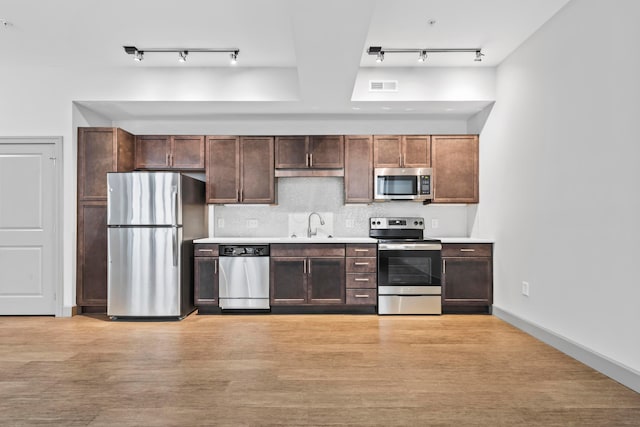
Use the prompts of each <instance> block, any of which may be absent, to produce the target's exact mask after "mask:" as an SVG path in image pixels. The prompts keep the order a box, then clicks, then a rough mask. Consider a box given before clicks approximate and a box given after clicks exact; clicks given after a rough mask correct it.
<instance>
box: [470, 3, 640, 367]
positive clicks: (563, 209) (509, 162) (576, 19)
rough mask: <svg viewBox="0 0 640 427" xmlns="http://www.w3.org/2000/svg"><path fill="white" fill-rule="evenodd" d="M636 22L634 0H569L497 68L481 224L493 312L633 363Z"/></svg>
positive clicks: (637, 287)
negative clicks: (491, 250)
mask: <svg viewBox="0 0 640 427" xmlns="http://www.w3.org/2000/svg"><path fill="white" fill-rule="evenodd" d="M638 21H640V2H637V1H636V0H617V1H615V2H604V1H601V0H574V1H572V2H570V3H569V4H568V5H567V6H566V7H565V8H564V9H563V10H561V11H560V12H559V13H558V14H557V15H556V16H555V17H553V18H552V19H551V20H550V21H549V22H548V23H547V24H546V25H545V26H543V27H542V28H541V29H540V30H539V31H538V32H537V33H535V34H534V35H533V36H532V37H531V38H530V39H529V40H528V41H526V42H525V43H524V44H523V45H522V46H521V47H519V48H518V49H517V50H516V51H515V53H513V54H512V55H511V56H510V57H509V58H507V60H506V61H505V62H503V63H502V64H501V65H500V67H499V68H498V75H497V98H496V103H495V106H494V107H493V111H492V113H491V115H490V117H489V119H488V121H487V122H486V124H485V126H484V129H483V131H482V134H481V144H480V150H481V153H480V164H481V168H480V174H481V175H480V186H481V187H480V199H481V204H480V206H479V207H478V211H477V216H476V218H475V220H476V221H475V224H474V230H473V233H474V234H481V235H492V236H494V237H495V239H496V245H495V264H494V265H495V272H494V274H495V276H494V280H495V281H494V284H495V291H494V295H495V305H496V306H497V307H499V308H500V309H502V310H505V311H507V312H510V313H512V314H514V315H515V316H518V317H520V318H522V319H524V320H526V321H528V322H530V323H532V324H534V325H537V326H539V327H541V328H545V329H547V330H549V331H550V332H552V333H554V334H557V335H559V336H561V337H564V338H566V339H567V340H569V341H573V342H575V343H577V344H578V345H579V346H583V347H585V348H586V349H588V350H590V351H592V352H595V353H599V354H600V355H602V356H604V357H605V358H608V359H610V360H613V361H614V362H616V363H618V364H621V365H624V366H626V367H628V368H631V369H632V370H633V369H635V370H636V371H640V334H638V325H640V309H639V308H638V307H640V283H638V282H639V280H638V262H639V260H640V249H639V248H640V190H639V187H638V183H639V182H640V167H638V159H640V144H639V143H638V134H637V120H638V118H640V108H639V107H638V102H639V100H640V78H639V77H638V76H640V60H639V59H638V58H639V56H638V54H637V48H636V44H637V42H638V40H640V26H638V25H637V23H638ZM480 218H481V219H482V220H481V221H480ZM522 281H528V282H529V283H530V296H529V297H528V298H527V297H525V296H523V295H522V294H521V282H522Z"/></svg>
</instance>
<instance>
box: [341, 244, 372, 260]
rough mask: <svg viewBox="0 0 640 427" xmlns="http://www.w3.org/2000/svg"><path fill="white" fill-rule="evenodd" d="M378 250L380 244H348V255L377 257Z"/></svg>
mask: <svg viewBox="0 0 640 427" xmlns="http://www.w3.org/2000/svg"><path fill="white" fill-rule="evenodd" d="M377 251H378V245H376V244H369V245H367V244H364V245H354V244H348V245H347V256H355V257H375V256H376V253H377Z"/></svg>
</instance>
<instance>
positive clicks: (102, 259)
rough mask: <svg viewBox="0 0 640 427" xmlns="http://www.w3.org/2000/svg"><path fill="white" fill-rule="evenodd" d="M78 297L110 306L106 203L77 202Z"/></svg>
mask: <svg viewBox="0 0 640 427" xmlns="http://www.w3.org/2000/svg"><path fill="white" fill-rule="evenodd" d="M76 267H77V274H76V280H77V287H76V292H77V295H76V301H77V304H78V306H80V307H82V310H83V311H91V310H90V309H85V307H87V308H88V307H99V310H98V311H103V309H106V306H107V203H106V202H100V201H96V202H93V201H90V202H80V203H79V204H78V258H77V266H76Z"/></svg>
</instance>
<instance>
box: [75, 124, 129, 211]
mask: <svg viewBox="0 0 640 427" xmlns="http://www.w3.org/2000/svg"><path fill="white" fill-rule="evenodd" d="M134 138H135V137H134V136H133V135H132V134H130V133H129V132H126V131H124V130H122V129H119V128H102V127H99V128H89V127H86V128H78V200H79V201H90V200H103V201H106V200H107V172H123V171H130V170H132V169H133V149H134V148H133V147H134Z"/></svg>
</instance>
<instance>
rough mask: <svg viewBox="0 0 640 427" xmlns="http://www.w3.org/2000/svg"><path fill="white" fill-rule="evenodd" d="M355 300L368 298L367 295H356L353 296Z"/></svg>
mask: <svg viewBox="0 0 640 427" xmlns="http://www.w3.org/2000/svg"><path fill="white" fill-rule="evenodd" d="M354 296H355V297H356V298H369V295H364V294H356V295H354Z"/></svg>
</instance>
